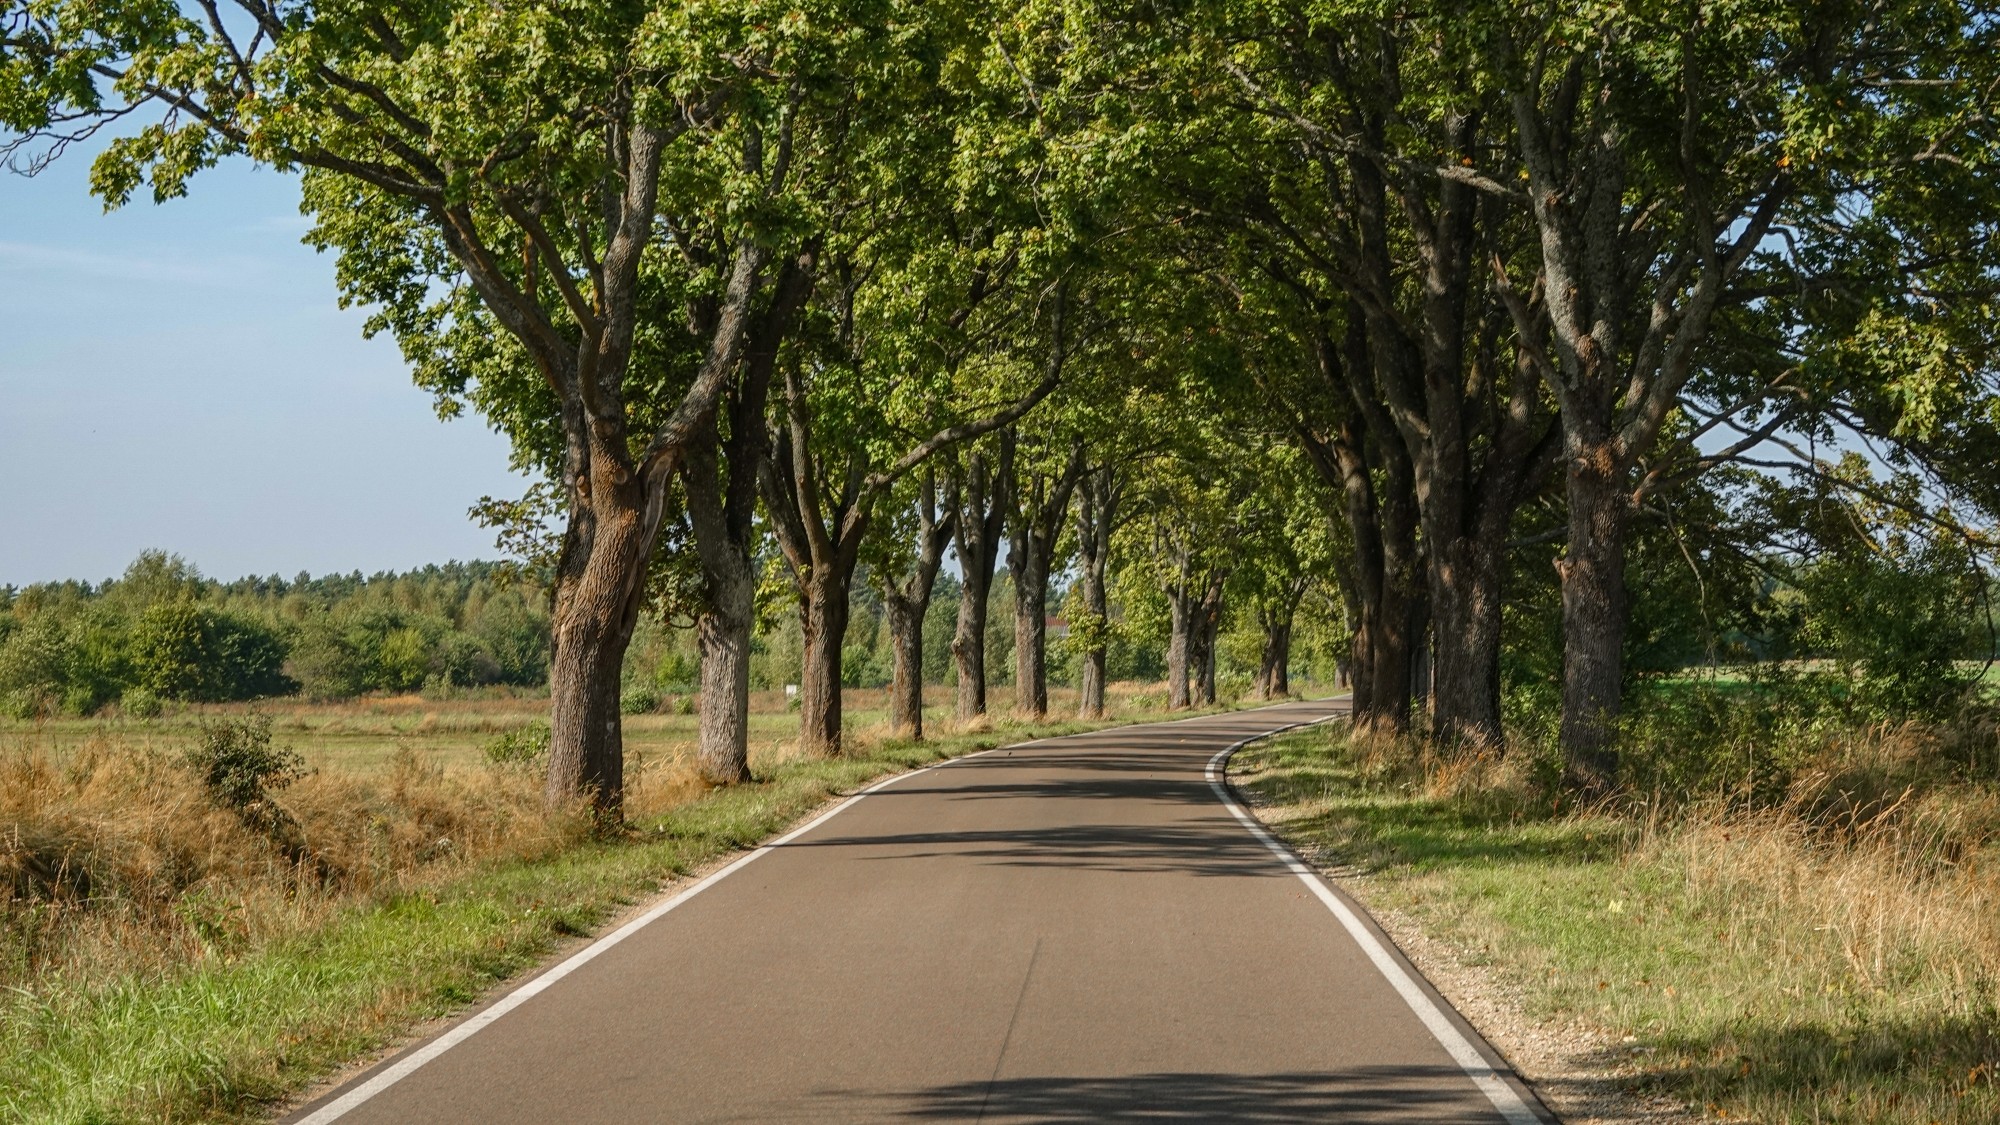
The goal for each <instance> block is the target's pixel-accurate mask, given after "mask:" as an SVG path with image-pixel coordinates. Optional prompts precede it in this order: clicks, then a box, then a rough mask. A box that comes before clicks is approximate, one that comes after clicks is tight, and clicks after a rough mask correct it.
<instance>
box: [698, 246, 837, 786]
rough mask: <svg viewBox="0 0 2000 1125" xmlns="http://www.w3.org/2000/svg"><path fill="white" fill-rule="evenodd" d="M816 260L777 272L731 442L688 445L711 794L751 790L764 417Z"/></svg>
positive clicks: (709, 431) (704, 752)
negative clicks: (719, 789)
mask: <svg viewBox="0 0 2000 1125" xmlns="http://www.w3.org/2000/svg"><path fill="white" fill-rule="evenodd" d="M814 258H815V250H814V249H813V248H812V247H808V248H807V249H806V250H805V251H803V252H801V253H800V254H799V255H798V257H796V258H795V259H793V260H792V261H789V262H787V263H786V264H785V267H784V268H783V269H782V270H781V271H780V272H779V275H778V279H777V282H776V285H775V288H774V293H773V295H772V299H771V302H770V306H769V307H768V308H767V309H766V310H765V313H764V315H763V316H762V317H761V318H760V319H759V321H758V323H757V326H756V327H755V329H753V330H752V332H751V334H750V336H749V339H748V340H747V341H746V344H745V348H744V359H743V374H742V382H741V384H740V385H739V386H738V388H737V389H736V393H735V394H734V395H731V396H729V401H728V403H727V412H726V417H727V419H728V422H729V429H728V433H727V434H726V435H725V434H723V433H722V432H721V430H720V429H719V428H718V427H716V426H714V425H712V424H711V425H710V426H708V427H706V432H705V433H703V434H702V435H701V437H699V438H698V439H697V440H695V441H693V442H691V443H690V446H689V450H688V455H687V460H686V465H685V467H684V469H683V472H682V480H683V483H684V486H685V491H686V495H687V507H688V523H689V526H690V528H691V530H692V531H693V533H694V535H693V538H694V544H695V553H696V556H697V558H699V560H700V562H701V569H702V586H703V595H704V599H703V600H704V606H703V609H702V612H701V614H700V616H699V617H698V618H697V619H696V622H695V642H696V645H697V646H698V647H699V649H700V653H701V699H700V704H701V720H700V725H699V728H698V731H697V734H696V743H695V769H696V772H697V773H698V774H699V775H700V776H701V779H702V780H703V781H704V782H706V783H707V784H710V785H734V784H736V783H738V782H743V781H748V780H750V632H751V628H752V626H753V625H754V623H755V619H756V608H757V607H756V599H757V575H756V570H755V562H754V551H755V548H756V537H757V527H756V516H757V494H758V476H759V474H760V473H761V472H762V466H763V460H764V454H765V425H764V410H765V407H766V405H767V404H768V402H769V400H770V390H771V377H772V373H773V372H774V371H775V369H776V366H777V360H778V346H779V344H780V343H781V342H782V341H783V339H784V337H785V335H786V334H787V333H788V332H790V331H791V328H792V325H793V323H794V321H795V320H796V319H797V316H798V313H799V310H800V308H801V307H802V306H803V305H804V304H805V301H806V298H807V297H808V296H809V295H810V293H811V290H812V280H813V265H814ZM718 412H719V413H720V411H718Z"/></svg>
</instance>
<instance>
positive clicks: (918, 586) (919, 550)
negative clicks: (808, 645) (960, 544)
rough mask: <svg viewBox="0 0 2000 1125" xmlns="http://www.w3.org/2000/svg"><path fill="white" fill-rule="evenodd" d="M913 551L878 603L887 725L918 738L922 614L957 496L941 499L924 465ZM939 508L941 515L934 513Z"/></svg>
mask: <svg viewBox="0 0 2000 1125" xmlns="http://www.w3.org/2000/svg"><path fill="white" fill-rule="evenodd" d="M917 496H918V501H917V519H918V522H917V535H916V539H917V542H916V552H915V555H914V557H912V558H911V560H910V564H909V566H908V568H907V569H906V570H905V571H904V572H903V574H902V575H901V576H900V577H899V578H893V579H891V578H888V577H886V575H885V578H884V581H883V584H882V587H883V588H882V605H883V608H884V609H885V610H886V611H887V613H888V618H889V640H890V644H891V646H892V647H893V649H894V669H893V671H892V673H891V676H890V682H889V729H890V732H891V733H893V734H895V735H897V736H899V737H902V738H908V739H912V740H914V741H919V742H921V741H922V740H923V737H924V618H925V616H926V615H928V614H929V612H930V605H931V591H932V590H933V589H935V588H936V584H937V573H938V568H939V566H940V565H942V563H943V561H944V550H945V547H946V545H948V544H949V543H950V542H951V539H952V533H953V530H954V529H955V528H956V527H957V526H958V511H957V508H958V495H957V492H956V489H955V488H954V487H952V486H947V488H946V491H945V494H944V496H943V497H942V501H941V502H940V497H939V494H938V483H937V474H936V472H935V471H933V470H929V469H926V470H925V472H924V479H923V481H922V483H921V484H920V485H919V486H918V492H917ZM940 511H942V512H943V516H942V518H940V517H939V512H940Z"/></svg>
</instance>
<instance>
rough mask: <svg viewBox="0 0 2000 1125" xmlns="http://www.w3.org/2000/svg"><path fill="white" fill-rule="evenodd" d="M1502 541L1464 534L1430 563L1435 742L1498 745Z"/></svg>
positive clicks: (1450, 543)
mask: <svg viewBox="0 0 2000 1125" xmlns="http://www.w3.org/2000/svg"><path fill="white" fill-rule="evenodd" d="M1503 549H1504V548H1503V546H1502V545H1501V544H1498V543H1494V542H1490V541H1487V540H1485V539H1484V538H1483V537H1474V536H1465V537H1461V538H1458V539H1455V540H1452V541H1450V542H1447V543H1445V544H1443V545H1442V548H1441V552H1440V553H1441V554H1443V555H1444V556H1446V557H1444V558H1442V559H1440V560H1438V561H1437V562H1435V563H1434V564H1433V566H1432V572H1433V573H1432V584H1431V598H1432V603H1431V604H1432V617H1431V635H1432V637H1433V638H1434V640H1435V644H1434V646H1433V660H1432V692H1431V707H1432V724H1431V727H1432V732H1433V735H1434V736H1435V737H1436V738H1437V740H1438V741H1439V742H1441V743H1445V744H1447V745H1449V744H1465V745H1470V746H1476V747H1497V746H1498V745H1500V739H1501V731H1500V608H1501V606H1500V600H1501V560H1500V554H1501V551H1502V550H1503Z"/></svg>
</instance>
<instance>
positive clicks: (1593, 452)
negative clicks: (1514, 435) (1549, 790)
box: [1556, 445, 1629, 792]
mask: <svg viewBox="0 0 2000 1125" xmlns="http://www.w3.org/2000/svg"><path fill="white" fill-rule="evenodd" d="M1624 476H1625V474H1624V471H1623V467H1622V466H1620V465H1619V464H1618V463H1617V460H1616V458H1614V457H1613V456H1612V454H1611V451H1610V449H1608V448H1607V447H1606V446H1605V445H1595V446H1592V445H1585V446H1583V447H1581V448H1573V449H1572V450H1571V454H1570V466H1569V473H1568V477H1567V479H1566V482H1565V484H1566V488H1565V491H1566V493H1567V494H1568V498H1569V546H1568V549H1567V550H1566V551H1565V552H1564V554H1563V557H1562V559H1561V560H1560V561H1558V562H1557V564H1556V567H1557V572H1558V573H1559V574H1561V576H1562V603H1563V713H1562V731H1561V738H1562V745H1563V749H1564V751H1565V756H1566V758H1567V766H1568V773H1569V780H1570V782H1571V784H1573V785H1576V786H1578V787H1580V788H1582V789H1584V790H1586V791H1593V792H1597V791H1603V790H1605V789H1608V788H1609V787H1610V786H1611V785H1612V783H1613V782H1614V781H1615V779H1616V777H1617V773H1618V754H1617V749H1616V743H1615V739H1616V735H1617V720H1618V711H1619V706H1620V703H1621V695H1622V692H1623V689H1624V649H1625V624H1626V609H1627V604H1626V591H1625V522H1626V513H1627V508H1628V504H1629V498H1628V497H1627V495H1626V489H1625V487H1624V483H1625V481H1624Z"/></svg>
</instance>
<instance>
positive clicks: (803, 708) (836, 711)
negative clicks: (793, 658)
mask: <svg viewBox="0 0 2000 1125" xmlns="http://www.w3.org/2000/svg"><path fill="white" fill-rule="evenodd" d="M827 569H828V572H827V573H817V572H816V573H815V574H814V575H813V576H812V577H811V578H810V579H809V580H808V581H807V583H806V592H805V595H804V597H803V598H801V599H800V604H799V625H800V630H801V632H802V633H803V635H804V653H803V657H804V659H803V664H802V667H801V668H800V670H799V748H800V750H801V751H803V752H804V753H805V754H806V755H807V756H808V757H814V758H833V757H838V756H839V755H840V752H841V749H842V739H841V735H842V729H841V724H842V720H843V716H842V706H841V705H842V697H843V693H842V691H841V687H842V685H841V673H842V661H841V656H842V652H843V648H844V646H845V643H846V640H847V615H848V590H849V585H848V584H849V582H850V581H851V580H852V579H853V577H854V572H853V570H852V569H849V570H848V571H847V572H846V573H844V574H841V573H832V572H831V571H832V570H833V569H834V568H827Z"/></svg>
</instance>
